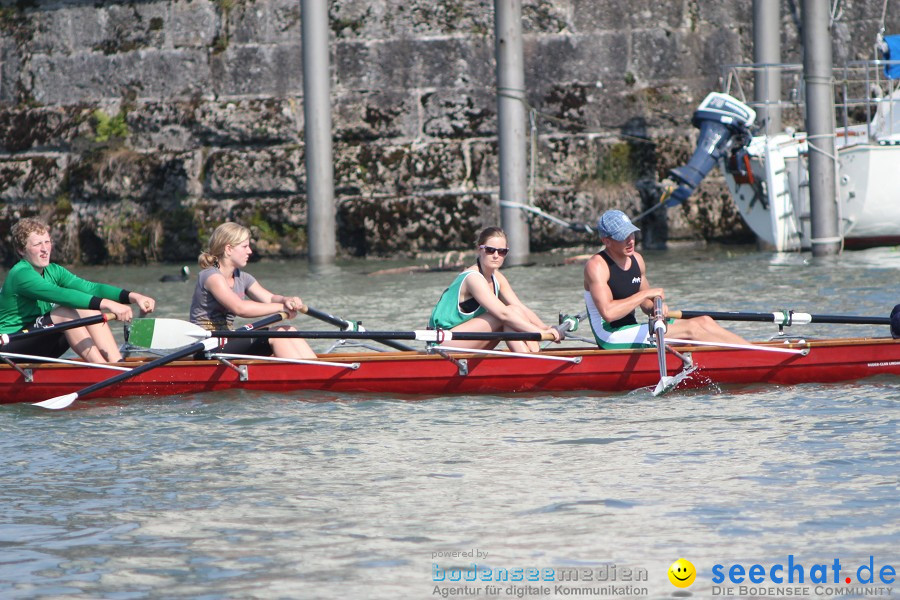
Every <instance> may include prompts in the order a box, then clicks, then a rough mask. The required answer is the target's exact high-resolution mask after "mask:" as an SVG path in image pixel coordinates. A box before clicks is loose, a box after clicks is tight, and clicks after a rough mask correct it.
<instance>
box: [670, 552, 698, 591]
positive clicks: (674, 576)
mask: <svg viewBox="0 0 900 600" xmlns="http://www.w3.org/2000/svg"><path fill="white" fill-rule="evenodd" d="M668 575H669V581H671V582H672V585H674V586H675V587H680V588H686V587H688V586H690V585H691V584H692V583H694V579H696V578H697V569H695V568H694V565H693V563H691V561H689V560H687V559H684V558H679V559H678V560H676V561H675V562H673V563H672V566H671V567H669V571H668Z"/></svg>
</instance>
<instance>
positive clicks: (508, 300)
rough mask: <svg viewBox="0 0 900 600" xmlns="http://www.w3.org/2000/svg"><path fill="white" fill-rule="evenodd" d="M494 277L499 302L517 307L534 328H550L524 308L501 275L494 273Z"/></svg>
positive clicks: (535, 314) (531, 311) (532, 312)
mask: <svg viewBox="0 0 900 600" xmlns="http://www.w3.org/2000/svg"><path fill="white" fill-rule="evenodd" d="M494 277H496V278H497V281H498V282H499V283H500V301H501V302H503V303H505V304H506V305H507V306H518V307H519V309H520V310H521V311H522V312H524V313H525V316H526V317H528V320H529V321H531V323H532V324H533V325H535V326H536V327H540V328H541V329H548V328H549V327H550V326H549V325H547V324H546V323H544V322H543V321H542V320H541V318H540V317H539V316H537V313H535V312H534V311H533V310H531V309H530V308H528V307H527V306H525V305H524V304H523V303H522V301H521V300H519V297H518V296H517V295H516V293H515V292H514V291H513V289H512V286H511V285H509V281H508V280H507V279H506V276H504V275H503V274H502V273H499V272H498V273H494Z"/></svg>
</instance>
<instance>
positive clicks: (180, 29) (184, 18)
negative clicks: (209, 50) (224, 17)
mask: <svg viewBox="0 0 900 600" xmlns="http://www.w3.org/2000/svg"><path fill="white" fill-rule="evenodd" d="M169 7H170V14H169V18H168V19H167V21H166V22H165V23H164V25H163V27H164V31H165V34H166V38H167V40H168V43H169V44H170V45H171V46H172V47H174V48H206V47H208V46H211V45H212V44H213V43H214V42H215V40H216V33H217V31H218V28H219V13H218V12H217V11H216V2H212V1H209V0H187V1H174V2H171V3H170V4H169Z"/></svg>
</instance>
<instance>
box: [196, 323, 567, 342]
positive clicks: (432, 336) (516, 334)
mask: <svg viewBox="0 0 900 600" xmlns="http://www.w3.org/2000/svg"><path fill="white" fill-rule="evenodd" d="M198 329H199V331H194V330H191V331H190V332H188V335H190V336H192V337H194V338H205V337H219V338H259V337H263V338H303V339H310V340H334V339H348V340H378V341H385V340H415V341H419V342H432V343H437V344H442V343H444V342H449V341H451V340H466V341H471V340H497V341H504V340H512V341H523V342H542V341H546V340H553V339H555V338H554V335H553V334H552V333H549V332H541V333H538V332H527V331H484V332H482V331H450V330H444V329H416V330H413V331H241V330H237V331H206V330H205V329H203V328H199V327H198Z"/></svg>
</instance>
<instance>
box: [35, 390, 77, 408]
mask: <svg viewBox="0 0 900 600" xmlns="http://www.w3.org/2000/svg"><path fill="white" fill-rule="evenodd" d="M76 400H78V394H76V393H74V392H73V393H71V394H66V395H65V396H57V397H56V398H50V399H49V400H43V401H42V402H35V403H34V404H33V405H34V406H40V407H41V408H49V409H50V410H60V409H62V408H66V407H67V406H69V405H71V404H72V403H73V402H75V401H76Z"/></svg>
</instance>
